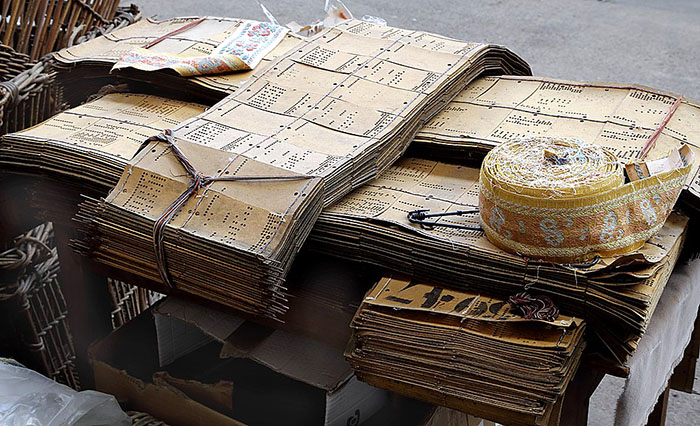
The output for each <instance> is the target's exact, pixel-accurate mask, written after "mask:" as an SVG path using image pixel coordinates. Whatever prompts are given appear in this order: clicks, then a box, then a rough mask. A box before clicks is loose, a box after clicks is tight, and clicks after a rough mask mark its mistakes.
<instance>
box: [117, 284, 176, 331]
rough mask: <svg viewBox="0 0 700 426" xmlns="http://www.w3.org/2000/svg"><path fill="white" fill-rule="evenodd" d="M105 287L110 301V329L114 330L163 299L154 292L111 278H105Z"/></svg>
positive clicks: (161, 295)
mask: <svg viewBox="0 0 700 426" xmlns="http://www.w3.org/2000/svg"><path fill="white" fill-rule="evenodd" d="M107 287H108V288H109V295H110V297H111V301H112V328H114V329H117V328H119V327H121V326H122V325H124V324H126V323H127V322H129V321H130V320H131V319H132V318H134V317H136V316H137V315H138V314H140V313H141V312H143V311H145V310H146V309H148V307H149V306H151V305H153V304H154V303H156V302H157V301H158V300H160V299H162V298H163V297H165V295H163V294H160V293H157V292H155V291H152V290H148V289H145V288H141V287H137V286H135V285H131V284H128V283H125V282H123V281H118V280H114V279H111V278H107Z"/></svg>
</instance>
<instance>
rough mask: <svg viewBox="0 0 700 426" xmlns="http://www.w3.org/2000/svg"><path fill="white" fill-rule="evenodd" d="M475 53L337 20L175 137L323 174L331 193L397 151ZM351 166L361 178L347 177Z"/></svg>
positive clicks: (476, 48)
mask: <svg viewBox="0 0 700 426" xmlns="http://www.w3.org/2000/svg"><path fill="white" fill-rule="evenodd" d="M484 47H485V45H479V44H472V43H463V42H457V41H454V40H450V39H443V38H441V37H439V36H433V35H430V34H425V33H419V32H413V31H405V30H398V29H392V28H388V27H380V26H377V25H376V24H370V23H367V22H361V21H353V20H349V21H344V22H342V23H340V24H338V25H336V26H335V27H332V28H329V29H327V30H325V31H322V32H320V33H319V34H317V35H315V36H313V37H310V38H308V39H305V40H303V41H300V42H299V44H298V45H297V46H295V48H293V49H290V50H289V51H288V52H286V53H285V54H283V55H280V56H278V57H277V58H276V59H275V60H274V61H273V62H272V63H271V64H270V65H269V66H267V67H263V68H260V69H259V70H256V71H255V72H254V73H253V74H252V75H251V77H250V79H249V80H248V81H247V82H246V83H245V84H244V85H243V86H242V87H241V88H240V90H239V91H238V92H236V93H235V94H233V95H231V96H230V97H229V98H227V99H224V100H222V101H221V102H220V103H219V104H217V105H215V106H214V107H213V108H211V109H210V110H209V111H208V112H206V113H205V114H203V115H201V116H200V117H198V118H197V119H195V120H192V121H191V122H188V123H186V125H183V126H180V127H179V128H177V129H175V135H176V136H178V137H180V138H183V139H185V140H190V141H192V142H197V143H211V142H207V141H206V139H207V138H203V137H202V135H204V134H211V135H212V136H213V137H214V138H216V139H217V141H215V142H213V145H216V146H218V147H220V148H221V149H225V150H227V151H229V152H232V153H237V154H244V155H246V156H250V157H251V158H254V159H256V160H258V161H261V162H265V163H267V164H271V165H275V166H278V167H282V168H285V169H287V170H290V171H294V172H297V173H305V174H311V175H315V176H320V177H323V178H325V179H326V180H328V181H329V182H328V187H329V190H330V192H331V194H332V196H336V195H337V193H339V192H341V191H347V189H346V188H351V187H352V186H357V185H358V183H359V182H362V181H364V180H366V179H367V177H371V176H372V175H375V174H376V172H377V171H378V170H382V169H384V168H385V167H386V166H388V163H389V162H390V160H391V159H392V158H395V157H396V156H398V154H400V152H401V151H403V150H404V149H405V147H406V142H407V141H406V140H405V138H406V136H407V134H406V133H407V132H410V130H409V129H411V128H412V126H415V125H416V120H418V119H419V117H421V115H422V114H427V109H426V106H427V104H428V103H430V102H435V101H436V100H437V98H439V97H440V96H442V94H443V93H444V91H445V90H446V87H447V86H448V85H450V84H452V83H453V82H454V81H455V79H457V78H458V77H459V76H460V75H463V74H464V73H465V70H467V69H468V67H469V66H470V63H469V61H470V60H472V59H474V57H475V56H476V55H478V54H481V53H482V52H483V50H484V49H483V48H484ZM224 135H225V136H224ZM260 138H262V139H260ZM231 140H234V141H239V140H240V141H243V140H245V141H247V142H248V143H230V141H231ZM219 141H220V142H219ZM226 141H227V142H226ZM375 153H381V154H380V155H379V156H377V155H376V154H375ZM358 169H360V170H362V169H364V170H366V172H365V173H362V174H359V173H358V174H356V175H355V176H350V173H351V172H352V171H357V170H358ZM348 180H350V182H348ZM331 198H332V197H331Z"/></svg>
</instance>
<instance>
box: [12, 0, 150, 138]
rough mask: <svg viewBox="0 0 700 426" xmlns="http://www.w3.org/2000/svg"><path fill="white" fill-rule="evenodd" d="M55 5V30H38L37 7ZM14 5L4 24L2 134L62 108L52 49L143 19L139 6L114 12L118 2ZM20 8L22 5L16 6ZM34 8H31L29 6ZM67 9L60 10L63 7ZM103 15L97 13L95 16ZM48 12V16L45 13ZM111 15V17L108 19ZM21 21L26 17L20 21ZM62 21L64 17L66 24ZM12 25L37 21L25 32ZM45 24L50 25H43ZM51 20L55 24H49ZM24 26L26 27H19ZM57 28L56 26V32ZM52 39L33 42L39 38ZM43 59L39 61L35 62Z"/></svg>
mask: <svg viewBox="0 0 700 426" xmlns="http://www.w3.org/2000/svg"><path fill="white" fill-rule="evenodd" d="M40 3H41V4H42V5H44V3H51V4H52V7H53V9H52V14H50V15H46V16H54V14H57V15H55V16H58V17H59V20H58V21H57V22H64V24H58V25H50V27H51V29H42V28H39V27H38V25H39V24H37V22H42V19H40V18H41V17H42V16H44V15H41V14H39V9H41V10H43V8H42V6H39V4H40ZM44 3H42V2H38V1H31V2H30V1H26V2H25V1H22V2H20V1H13V2H8V3H3V4H2V8H3V10H2V12H3V20H2V25H1V26H0V42H2V43H0V134H6V133H11V132H16V131H19V130H22V129H25V128H27V127H30V126H33V125H35V124H37V123H39V122H41V121H43V120H46V119H47V118H49V117H51V116H53V115H54V114H56V113H57V112H58V111H60V110H61V109H62V108H63V101H62V99H63V95H62V92H61V89H60V88H59V87H57V85H56V84H55V81H54V73H53V72H52V71H51V69H50V64H49V58H48V57H46V56H44V55H45V54H46V53H49V52H51V51H53V50H57V49H61V48H64V47H67V46H70V45H72V44H75V43H81V42H84V41H87V40H91V39H93V38H95V37H97V36H100V35H102V34H107V33H109V32H111V31H114V30H116V29H119V28H122V27H125V26H127V25H129V24H131V23H133V22H135V21H137V20H139V19H140V17H141V15H140V13H139V10H138V8H137V7H136V6H134V5H131V6H129V7H124V8H119V9H118V10H117V9H116V2H104V3H103V2H97V1H93V2H92V3H85V2H82V1H76V0H66V1H63V2H61V1H57V2H44ZM18 5H19V6H18ZM30 5H31V7H30ZM60 5H63V6H65V8H62V9H60V10H59V6H60ZM115 11H116V14H115ZM97 12H99V13H97ZM47 13H48V12H47ZM107 16H109V17H111V18H109V19H107V18H106V17H107ZM18 19H22V20H21V21H18ZM60 19H66V20H67V21H62V20H60ZM10 22H34V23H35V25H34V26H33V27H31V26H26V27H27V28H29V27H31V31H30V30H29V29H26V28H25V29H24V30H22V28H24V27H22V26H21V25H17V26H12V25H10V24H9V23H10ZM43 22H44V23H43V25H46V26H49V25H48V24H47V23H46V22H45V21H43ZM51 22H53V20H52V21H51ZM20 27H22V28H20ZM54 27H55V28H54ZM37 34H38V35H42V37H49V38H48V39H46V40H44V41H40V42H38V43H34V40H35V37H34V36H35V35H37ZM40 57H41V58H42V59H40V60H38V61H37V58H40Z"/></svg>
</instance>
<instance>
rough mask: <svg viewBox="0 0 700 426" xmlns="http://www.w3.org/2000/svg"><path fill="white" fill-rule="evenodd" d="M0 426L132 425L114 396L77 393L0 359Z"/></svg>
mask: <svg viewBox="0 0 700 426" xmlns="http://www.w3.org/2000/svg"><path fill="white" fill-rule="evenodd" d="M0 425H3V426H131V420H129V417H128V416H127V415H126V414H125V413H124V412H123V411H122V409H121V408H120V407H119V404H118V403H117V400H116V399H115V398H114V396H112V395H107V394H104V393H101V392H97V391H82V392H77V391H75V390H73V389H71V388H69V387H68V386H65V385H62V384H60V383H56V382H54V381H53V380H51V379H48V378H46V377H44V376H42V375H41V374H39V373H37V372H36V371H32V370H29V369H27V368H24V367H20V366H18V365H16V364H13V363H8V362H5V361H4V360H1V359H0Z"/></svg>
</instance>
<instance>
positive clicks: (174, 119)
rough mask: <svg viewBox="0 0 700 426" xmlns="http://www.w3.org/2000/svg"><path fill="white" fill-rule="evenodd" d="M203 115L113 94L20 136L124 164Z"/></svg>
mask: <svg viewBox="0 0 700 426" xmlns="http://www.w3.org/2000/svg"><path fill="white" fill-rule="evenodd" d="M203 111H204V106H202V105H199V104H194V103H187V102H181V101H175V100H170V99H166V98H161V97H158V96H150V95H138V94H128V93H114V94H109V95H105V96H103V97H100V98H98V99H96V100H94V101H91V102H88V103H86V104H83V105H81V106H79V107H76V108H73V109H70V110H68V111H64V112H62V113H60V114H58V115H56V116H54V117H52V118H50V119H49V120H47V121H45V122H43V123H41V124H39V125H37V126H34V127H31V128H29V129H27V130H23V131H22V132H19V133H18V134H17V135H19V136H21V137H24V138H34V139H38V140H48V141H53V142H57V143H62V144H66V145H69V146H71V147H72V148H74V149H77V150H83V151H91V152H95V153H100V154H106V155H111V156H114V157H117V158H119V159H121V160H122V161H124V162H126V161H128V160H130V159H131V158H132V157H133V156H134V154H135V153H136V151H137V150H138V148H139V147H140V146H141V144H142V143H143V141H144V140H146V139H147V138H149V137H151V136H153V135H156V134H158V133H159V132H161V131H162V130H163V129H166V128H169V127H172V126H175V125H178V124H179V123H181V122H182V121H185V120H187V119H190V118H192V117H194V116H196V115H197V114H200V113H201V112H203Z"/></svg>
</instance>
